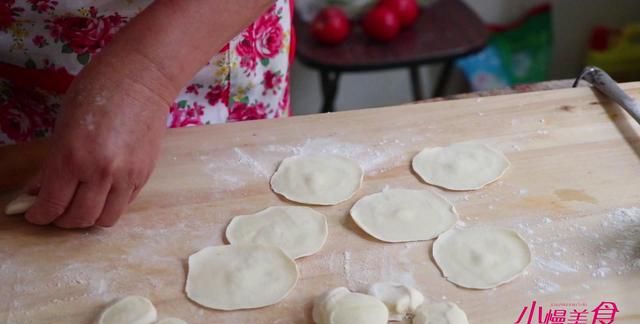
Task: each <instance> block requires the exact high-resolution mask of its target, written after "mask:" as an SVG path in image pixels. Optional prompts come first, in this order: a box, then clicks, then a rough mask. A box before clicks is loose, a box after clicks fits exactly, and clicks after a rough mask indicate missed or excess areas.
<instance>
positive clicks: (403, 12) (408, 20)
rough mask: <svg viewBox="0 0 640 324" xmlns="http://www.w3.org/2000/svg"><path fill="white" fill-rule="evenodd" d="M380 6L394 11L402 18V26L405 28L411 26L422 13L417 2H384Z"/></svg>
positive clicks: (384, 0) (395, 0)
mask: <svg viewBox="0 0 640 324" xmlns="http://www.w3.org/2000/svg"><path fill="white" fill-rule="evenodd" d="M379 5H380V6H383V7H387V8H389V9H391V10H393V11H394V12H395V13H396V15H398V18H400V25H401V26H402V27H403V28H405V27H408V26H411V25H412V24H413V23H414V22H415V21H416V19H417V18H418V14H419V13H420V7H419V6H418V2H417V1H416V0H382V1H380V4H379Z"/></svg>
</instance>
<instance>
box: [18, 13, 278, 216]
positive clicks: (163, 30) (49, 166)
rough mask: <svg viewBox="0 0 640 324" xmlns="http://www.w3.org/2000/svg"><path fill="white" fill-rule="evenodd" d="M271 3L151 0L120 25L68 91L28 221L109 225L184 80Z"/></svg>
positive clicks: (136, 185) (151, 156)
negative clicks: (109, 41) (138, 13)
mask: <svg viewBox="0 0 640 324" xmlns="http://www.w3.org/2000/svg"><path fill="white" fill-rule="evenodd" d="M273 2H274V0H247V1H236V0H192V1H171V0H156V1H153V3H152V4H151V5H149V7H147V8H146V9H145V10H144V11H143V12H142V13H141V14H140V15H138V16H137V17H136V18H135V19H133V20H132V21H131V22H130V23H129V24H127V26H126V27H124V28H123V29H122V30H121V31H119V32H118V33H117V34H116V35H115V37H114V38H113V40H112V41H111V43H110V44H109V45H108V46H107V47H106V48H105V49H103V51H102V52H101V53H100V54H99V55H97V56H95V57H93V58H92V61H91V62H90V63H89V64H88V65H87V66H86V67H85V68H84V70H82V72H81V73H80V75H79V76H78V77H77V78H76V80H75V81H74V83H73V84H72V85H71V88H70V89H69V91H68V92H67V94H65V100H64V102H63V106H62V115H61V116H60V117H59V119H58V122H57V124H56V129H55V132H54V136H53V143H51V144H52V145H51V148H50V152H49V155H48V157H47V159H46V161H45V163H44V166H43V167H42V170H41V172H40V176H39V178H38V179H39V181H37V182H39V184H40V190H39V194H38V199H37V200H36V203H35V205H34V206H33V207H31V209H29V211H28V212H27V215H26V218H27V220H28V221H30V222H31V223H34V224H41V225H44V224H51V223H53V224H55V225H57V226H59V227H63V228H81V227H90V226H93V225H99V226H111V225H113V224H114V223H115V222H116V221H117V219H118V217H119V216H120V214H121V213H122V212H123V211H124V210H125V208H126V207H127V205H128V203H129V202H130V201H131V200H133V198H135V196H136V194H137V193H138V191H139V190H140V189H141V188H142V186H143V185H144V184H145V182H146V181H147V179H148V178H149V175H150V174H151V171H152V170H153V166H154V162H155V160H156V158H157V156H158V151H159V147H160V141H161V139H162V134H163V133H164V130H165V122H166V116H167V113H168V108H169V104H170V102H172V101H173V100H174V99H175V97H176V95H177V94H178V92H179V90H180V88H182V87H183V86H184V84H185V83H187V82H188V80H190V79H191V78H192V77H193V75H194V74H195V73H196V72H197V71H198V70H200V68H202V66H203V65H204V64H206V63H207V62H208V61H209V59H211V57H212V56H213V55H214V54H215V53H217V52H218V50H219V49H221V48H223V46H224V45H225V44H226V43H227V42H228V41H229V40H230V39H231V38H233V37H234V36H235V35H237V34H238V33H239V32H241V31H242V29H244V28H245V27H246V26H248V25H249V24H250V23H251V22H253V21H254V20H255V19H256V18H257V17H259V16H260V15H261V14H262V13H263V12H264V11H265V10H266V9H267V8H268V7H269V6H271V5H272V4H273ZM176 13H179V14H176Z"/></svg>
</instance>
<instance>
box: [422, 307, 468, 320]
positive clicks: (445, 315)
mask: <svg viewBox="0 0 640 324" xmlns="http://www.w3.org/2000/svg"><path fill="white" fill-rule="evenodd" d="M413 324H469V320H468V319H467V314H465V313H464V311H462V309H460V307H458V305H456V304H454V303H437V304H429V305H427V304H425V305H422V306H421V307H420V308H418V310H417V311H416V314H415V317H414V318H413Z"/></svg>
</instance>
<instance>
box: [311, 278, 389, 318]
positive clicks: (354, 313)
mask: <svg viewBox="0 0 640 324" xmlns="http://www.w3.org/2000/svg"><path fill="white" fill-rule="evenodd" d="M312 315H313V321H314V322H315V323H316V324H355V323H367V324H387V322H388V321H389V311H388V310H387V307H386V306H385V304H383V303H382V302H381V301H380V300H378V299H377V298H375V297H372V296H369V295H364V294H359V293H352V292H350V291H349V290H348V289H346V288H344V287H339V288H335V289H332V290H330V291H328V292H327V293H325V294H323V295H322V296H320V297H319V298H317V299H316V301H315V303H314V305H313V313H312Z"/></svg>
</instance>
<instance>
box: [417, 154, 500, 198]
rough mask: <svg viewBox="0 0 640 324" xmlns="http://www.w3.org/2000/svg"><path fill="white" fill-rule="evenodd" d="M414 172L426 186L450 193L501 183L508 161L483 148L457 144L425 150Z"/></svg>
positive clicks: (419, 155)
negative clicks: (496, 182)
mask: <svg viewBox="0 0 640 324" xmlns="http://www.w3.org/2000/svg"><path fill="white" fill-rule="evenodd" d="M412 167H413V170H414V171H415V172H416V173H417V174H418V175H419V176H420V178H422V180H424V181H425V182H427V183H429V184H432V185H435V186H438V187H442V188H446V189H449V190H461V191H462V190H476V189H480V188H482V187H484V186H486V185H487V184H489V183H492V182H494V181H496V180H498V179H499V178H500V177H502V175H504V173H505V172H506V171H507V169H508V168H509V160H507V158H506V157H505V156H504V155H503V154H502V153H501V152H498V151H496V150H494V149H492V148H490V147H488V146H486V145H484V144H477V143H458V144H453V145H450V146H447V147H434V148H426V149H424V150H422V151H421V152H420V153H418V155H416V156H415V157H414V158H413V162H412Z"/></svg>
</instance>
